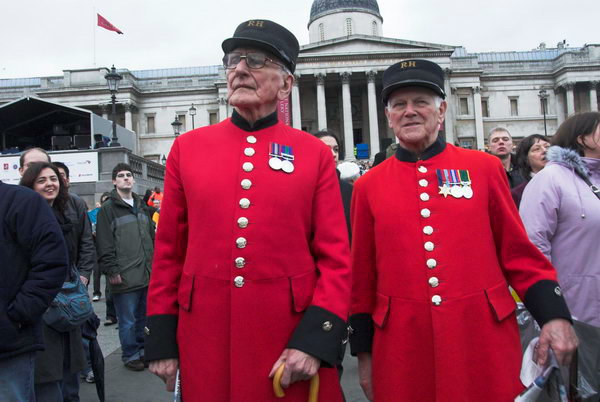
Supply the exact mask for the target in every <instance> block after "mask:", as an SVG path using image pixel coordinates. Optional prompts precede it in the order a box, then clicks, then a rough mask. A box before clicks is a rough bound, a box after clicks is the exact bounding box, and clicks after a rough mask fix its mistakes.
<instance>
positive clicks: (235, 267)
mask: <svg viewBox="0 0 600 402" xmlns="http://www.w3.org/2000/svg"><path fill="white" fill-rule="evenodd" d="M222 47H223V50H224V52H225V57H224V58H223V64H224V66H225V69H226V75H227V89H228V94H229V103H230V104H231V105H233V106H234V108H235V111H234V112H233V116H232V117H231V118H230V119H226V120H224V121H222V122H221V123H219V124H216V125H213V126H210V127H203V128H199V129H196V130H193V131H191V132H189V133H186V134H184V135H182V136H180V137H178V138H177V140H176V141H175V143H174V144H173V147H172V149H171V152H170V154H169V159H168V163H167V170H166V177H165V189H164V200H163V201H164V202H163V205H162V208H161V217H160V226H159V229H158V233H157V238H156V248H155V253H154V266H153V272H152V280H151V282H150V288H149V292H148V321H147V330H146V334H147V336H146V354H145V358H146V360H147V361H150V362H151V363H150V370H151V371H152V372H154V373H155V374H157V375H159V376H160V377H161V378H163V379H164V380H165V381H166V382H167V387H168V388H169V389H172V388H173V383H174V380H175V375H176V371H177V369H178V368H179V370H180V378H181V387H182V394H183V400H185V401H210V402H218V401H223V402H225V401H240V402H242V401H243V402H247V401H261V402H263V401H275V400H278V399H276V397H275V395H274V392H273V385H272V380H271V378H270V377H273V375H274V373H275V370H276V369H277V368H278V367H280V365H281V364H283V363H285V369H284V372H283V376H282V378H281V385H282V386H283V387H284V388H287V390H286V400H289V401H306V400H307V398H308V393H309V382H308V381H304V380H308V379H310V378H311V377H313V376H314V375H315V374H316V373H317V372H318V373H319V376H320V382H321V387H320V392H319V399H320V400H321V401H328V402H330V401H341V400H342V393H341V388H340V384H339V378H338V373H337V370H336V368H335V367H336V365H338V364H339V362H340V361H341V359H342V357H343V356H342V355H343V347H342V345H343V340H344V338H345V337H346V334H347V325H346V319H347V316H348V311H349V305H350V261H349V259H350V255H349V247H348V233H347V229H346V224H345V221H344V212H343V208H342V201H341V196H340V188H339V184H338V179H337V175H336V173H335V166H334V161H333V159H332V158H331V151H330V150H329V149H328V148H327V147H326V146H325V144H323V143H322V142H321V141H320V140H319V139H317V138H315V137H313V136H311V135H309V134H307V133H304V132H301V131H299V130H295V129H293V128H291V127H288V126H286V125H284V124H283V123H281V122H279V121H277V112H276V107H277V102H278V100H283V99H285V98H287V97H288V96H289V94H290V92H291V89H292V83H293V80H294V76H293V75H292V73H293V72H294V69H295V66H296V58H297V56H298V52H299V45H298V41H297V40H296V38H295V37H294V35H293V34H292V33H291V32H289V31H288V30H287V29H285V28H284V27H282V26H280V25H278V24H276V23H274V22H271V21H267V20H251V21H246V22H244V23H242V24H241V25H239V26H238V28H237V29H236V31H235V33H234V35H233V37H232V38H229V39H227V40H225V41H224V42H223V44H222ZM288 387H289V388H288Z"/></svg>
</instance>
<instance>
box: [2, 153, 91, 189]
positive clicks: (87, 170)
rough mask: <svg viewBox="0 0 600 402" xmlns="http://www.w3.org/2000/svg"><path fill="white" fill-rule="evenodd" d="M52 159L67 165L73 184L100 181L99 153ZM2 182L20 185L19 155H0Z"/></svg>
mask: <svg viewBox="0 0 600 402" xmlns="http://www.w3.org/2000/svg"><path fill="white" fill-rule="evenodd" d="M50 158H51V159H52V160H53V161H59V162H62V163H64V164H65V165H67V167H68V168H69V177H70V179H71V183H86V182H95V181H98V153H97V152H68V153H52V154H50ZM0 180H2V182H4V183H7V184H19V180H21V175H20V174H19V155H16V156H15V155H0Z"/></svg>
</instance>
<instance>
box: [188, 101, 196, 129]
mask: <svg viewBox="0 0 600 402" xmlns="http://www.w3.org/2000/svg"><path fill="white" fill-rule="evenodd" d="M189 112H190V116H192V130H193V129H194V128H196V127H194V116H195V115H196V108H195V107H194V104H193V103H192V107H191V108H190V109H189Z"/></svg>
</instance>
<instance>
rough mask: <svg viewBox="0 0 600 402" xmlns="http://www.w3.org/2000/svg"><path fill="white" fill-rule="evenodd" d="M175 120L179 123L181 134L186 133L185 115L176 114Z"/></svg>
mask: <svg viewBox="0 0 600 402" xmlns="http://www.w3.org/2000/svg"><path fill="white" fill-rule="evenodd" d="M177 119H178V120H179V122H180V123H181V133H185V132H186V131H187V128H186V127H185V113H177Z"/></svg>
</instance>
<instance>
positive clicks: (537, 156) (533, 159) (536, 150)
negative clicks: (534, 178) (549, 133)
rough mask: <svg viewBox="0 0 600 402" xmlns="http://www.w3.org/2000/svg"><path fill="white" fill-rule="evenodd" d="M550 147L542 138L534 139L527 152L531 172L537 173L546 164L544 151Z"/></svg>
mask: <svg viewBox="0 0 600 402" xmlns="http://www.w3.org/2000/svg"><path fill="white" fill-rule="evenodd" d="M548 148H550V143H549V142H547V141H544V140H540V139H538V140H536V141H535V143H534V144H533V145H532V146H531V148H529V152H527V160H528V161H529V166H530V167H531V171H532V172H533V173H537V172H539V171H540V170H542V169H543V168H544V166H546V162H547V161H546V152H547V151H548Z"/></svg>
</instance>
